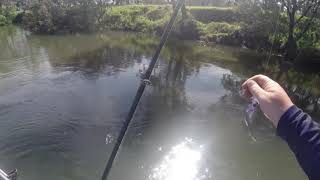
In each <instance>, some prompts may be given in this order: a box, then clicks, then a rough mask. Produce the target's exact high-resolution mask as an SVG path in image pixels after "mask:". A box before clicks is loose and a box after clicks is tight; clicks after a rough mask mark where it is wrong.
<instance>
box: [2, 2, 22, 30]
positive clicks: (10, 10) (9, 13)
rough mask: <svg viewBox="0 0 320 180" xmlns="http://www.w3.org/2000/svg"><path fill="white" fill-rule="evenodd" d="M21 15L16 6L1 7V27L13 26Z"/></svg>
mask: <svg viewBox="0 0 320 180" xmlns="http://www.w3.org/2000/svg"><path fill="white" fill-rule="evenodd" d="M18 14H19V12H18V9H17V7H16V6H2V7H0V26H4V25H8V24H12V23H13V22H14V21H15V19H16V17H17V15H18Z"/></svg>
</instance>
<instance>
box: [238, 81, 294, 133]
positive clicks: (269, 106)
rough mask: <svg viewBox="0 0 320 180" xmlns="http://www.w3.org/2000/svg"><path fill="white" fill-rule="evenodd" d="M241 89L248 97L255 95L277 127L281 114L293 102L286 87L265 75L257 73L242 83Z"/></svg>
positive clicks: (262, 108)
mask: <svg viewBox="0 0 320 180" xmlns="http://www.w3.org/2000/svg"><path fill="white" fill-rule="evenodd" d="M241 89H242V90H243V92H244V96H245V97H246V98H250V97H252V96H254V97H255V98H257V99H258V101H259V103H260V108H261V110H262V111H263V112H264V114H265V115H266V116H267V117H268V119H270V121H271V122H272V123H273V125H274V126H275V127H277V126H278V122H279V120H280V118H281V116H282V115H283V114H284V113H285V112H286V111H287V110H288V109H289V108H290V107H291V106H293V103H292V101H291V99H290V98H289V96H288V95H287V93H286V92H285V91H284V89H283V88H282V87H281V86H280V85H279V84H278V83H277V82H275V81H273V80H272V79H270V78H269V77H267V76H264V75H256V76H253V77H252V78H250V79H248V80H247V81H246V82H244V83H243V84H242V87H241Z"/></svg>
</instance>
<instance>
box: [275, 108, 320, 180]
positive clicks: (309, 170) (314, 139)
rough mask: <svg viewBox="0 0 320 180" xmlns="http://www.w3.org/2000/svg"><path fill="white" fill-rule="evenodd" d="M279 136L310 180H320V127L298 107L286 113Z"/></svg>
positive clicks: (280, 125) (282, 119) (279, 126)
mask: <svg viewBox="0 0 320 180" xmlns="http://www.w3.org/2000/svg"><path fill="white" fill-rule="evenodd" d="M277 133H278V135H279V136H280V137H281V138H282V139H284V140H285V141H286V142H287V143H288V145H289V147H290V148H291V150H292V151H293V152H294V154H295V156H296V158H297V160H298V162H299V163H300V166H301V167H302V169H303V170H304V172H305V173H306V174H307V176H308V177H309V179H310V180H320V125H319V124H318V123H316V122H315V121H313V120H312V118H311V117H310V116H309V115H308V114H306V113H304V112H303V111H302V110H300V109H299V108H298V107H296V106H292V107H291V108H289V110H288V111H287V112H286V113H284V114H283V115H282V117H281V119H280V121H279V124H278V127H277Z"/></svg>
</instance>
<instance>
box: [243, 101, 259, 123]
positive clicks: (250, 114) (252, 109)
mask: <svg viewBox="0 0 320 180" xmlns="http://www.w3.org/2000/svg"><path fill="white" fill-rule="evenodd" d="M258 107H259V101H258V99H257V98H254V97H253V98H251V103H250V104H249V105H248V106H247V108H246V118H245V120H246V125H247V126H249V123H250V124H252V122H253V119H254V115H255V113H256V112H257V109H258Z"/></svg>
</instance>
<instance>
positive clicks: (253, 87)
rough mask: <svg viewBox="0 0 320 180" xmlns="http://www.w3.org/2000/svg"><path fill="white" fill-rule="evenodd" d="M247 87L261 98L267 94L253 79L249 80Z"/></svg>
mask: <svg viewBox="0 0 320 180" xmlns="http://www.w3.org/2000/svg"><path fill="white" fill-rule="evenodd" d="M247 88H248V90H249V92H250V93H251V95H253V96H254V97H256V98H258V99H261V98H262V96H264V95H265V93H266V92H265V91H264V90H263V89H262V88H261V87H260V86H259V84H258V83H257V82H255V81H253V80H249V81H248V82H247Z"/></svg>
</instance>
